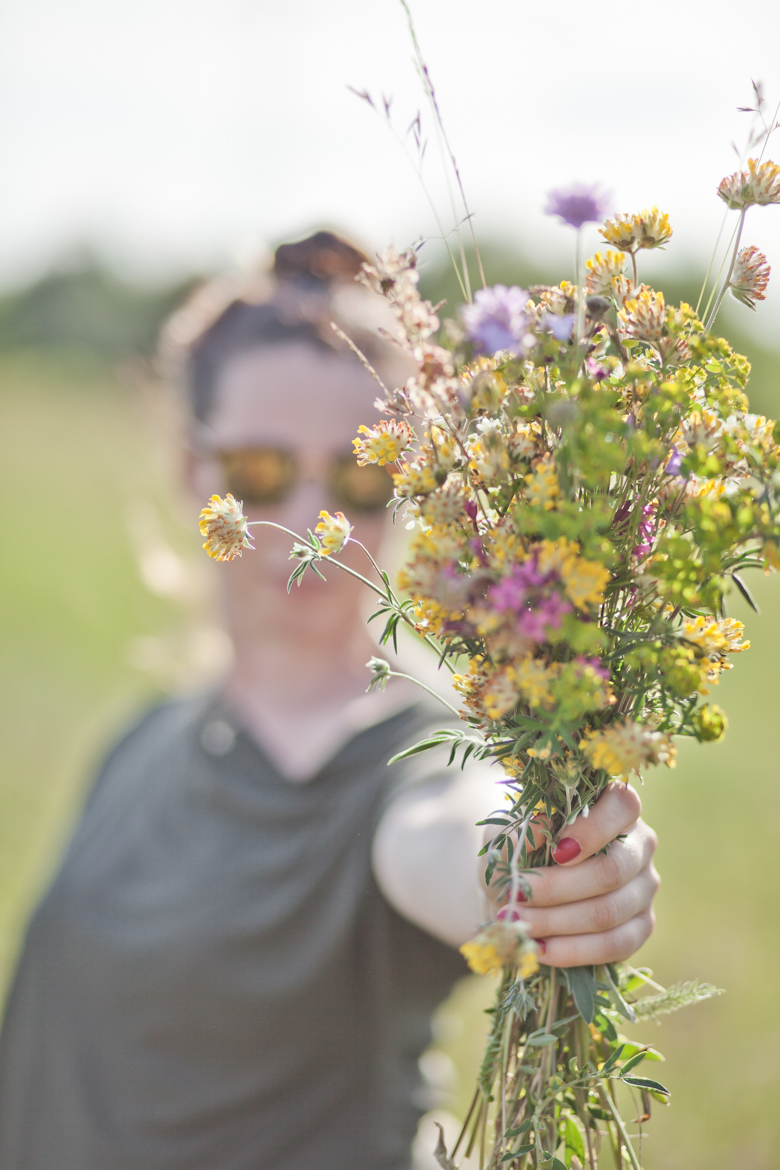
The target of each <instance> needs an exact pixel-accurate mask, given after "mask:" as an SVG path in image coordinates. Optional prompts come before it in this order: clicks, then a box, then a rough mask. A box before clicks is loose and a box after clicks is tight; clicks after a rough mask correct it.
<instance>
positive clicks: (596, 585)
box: [561, 557, 609, 609]
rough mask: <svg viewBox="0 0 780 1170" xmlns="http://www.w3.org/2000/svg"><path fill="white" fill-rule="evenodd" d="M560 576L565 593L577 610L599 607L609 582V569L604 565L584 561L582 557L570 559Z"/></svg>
mask: <svg viewBox="0 0 780 1170" xmlns="http://www.w3.org/2000/svg"><path fill="white" fill-rule="evenodd" d="M561 576H562V577H563V583H564V585H565V587H566V592H567V593H568V595H569V597H570V598H571V600H572V601H573V602H574V604H575V605H576V606H577V608H578V609H585V607H586V606H588V605H601V603H602V601H603V600H604V590H605V589H606V587H607V584H608V582H609V569H606V568H605V567H604V565H602V564H599V562H598V561H586V560H585V558H584V557H571V558H570V559H569V560H567V561H566V562H565V563H564V565H563V566H562V567H561Z"/></svg>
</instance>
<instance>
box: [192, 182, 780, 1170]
mask: <svg viewBox="0 0 780 1170" xmlns="http://www.w3.org/2000/svg"><path fill="white" fill-rule="evenodd" d="M718 195H719V196H720V198H721V199H722V200H723V201H724V202H725V203H726V204H727V206H728V207H729V208H732V209H735V210H736V212H737V213H738V226H737V229H736V230H735V235H734V238H733V246H732V247H731V249H730V252H729V253H728V255H727V257H726V261H725V264H724V270H723V276H722V280H721V281H720V283H719V284H718V285H717V286H716V288H715V289H714V290H713V293H712V295H711V297H710V302H711V305H710V309H709V313H708V314H705V315H706V323H705V322H703V321H702V319H701V318H700V316H699V315H698V314H697V312H695V311H694V310H693V309H692V308H691V307H690V306H689V305H687V304H681V305H679V306H670V305H667V304H666V302H665V300H664V297H663V294H662V293H660V292H656V291H654V290H653V289H652V288H650V287H649V286H648V285H647V284H644V283H641V271H640V260H641V257H642V255H643V253H644V252H645V251H646V250H648V249H653V248H659V247H662V246H663V245H664V244H665V243H666V242H667V241H668V240H669V239H670V237H671V235H672V229H671V226H670V224H669V221H668V218H667V216H666V215H663V214H661V213H659V211H658V210H657V209H656V208H653V209H652V210H650V211H642V212H639V213H638V214H634V215H618V216H616V217H614V218H612V219H607V220H606V222H603V226H601V228H600V231H601V235H602V236H603V238H604V241H605V249H606V250H605V251H603V252H596V254H595V255H594V256H593V257H592V258H591V259H590V260H588V261H587V263H586V264H583V263H582V260H581V258H580V257H581V249H580V248H578V251H577V255H578V270H579V271H578V272H577V274H576V276H577V279H576V283H569V282H568V281H566V280H563V281H562V282H561V283H560V284H559V285H556V286H552V287H547V286H544V287H539V286H537V287H532V288H530V289H527V290H526V289H520V288H506V287H503V286H501V285H497V286H495V287H493V288H484V289H482V290H481V291H479V292H477V293H476V295H475V296H474V298H473V300H472V301H471V303H469V304H467V305H466V306H465V307H464V309H463V310H462V313H461V317H460V320H459V321H458V322H453V321H450V322H445V323H444V325H442V323H441V321H440V317H439V312H440V308H441V306H433V305H431V304H430V303H429V302H427V301H425V300H423V299H422V298H421V296H420V293H419V290H418V270H417V265H416V254H415V252H414V251H412V250H409V251H406V252H403V253H400V254H399V253H397V252H395V251H392V250H391V251H388V252H387V253H385V255H384V256H383V257H382V259H381V260H380V261H378V262H377V263H376V264H374V265H367V266H365V268H364V271H363V273H362V276H361V277H360V279H361V280H362V281H363V283H365V284H366V285H367V286H368V287H369V288H371V289H373V290H374V291H375V292H377V293H379V294H380V295H381V296H383V297H385V298H386V299H387V301H388V302H389V304H390V306H391V307H392V309H393V311H394V313H395V317H396V320H397V323H398V332H397V338H396V340H397V343H398V344H399V345H400V346H402V347H403V348H404V349H405V350H406V352H407V353H408V354H409V356H410V357H411V359H412V360H413V361H414V363H415V366H416V372H415V374H414V375H413V376H412V377H411V378H410V379H409V380H408V381H407V383H406V384H405V386H403V387H402V388H387V387H383V394H382V397H381V398H380V399H379V400H378V402H377V406H378V407H379V409H380V411H382V412H384V414H385V415H386V417H385V418H384V419H383V420H382V421H380V422H377V423H376V424H375V425H371V426H363V427H361V428H360V434H359V435H358V437H357V438H356V440H355V449H356V456H357V459H358V462H360V463H376V464H379V465H380V466H387V467H388V468H392V469H393V471H392V474H393V479H394V483H395V505H396V509H397V510H399V509H400V510H401V511H402V512H405V514H406V516H407V519H408V521H409V522H410V524H411V526H412V527H413V528H414V529H415V531H414V535H413V537H412V539H411V545H410V550H409V554H408V557H407V560H406V563H405V565H404V568H403V570H402V572H401V575H400V578H399V581H398V587H399V592H396V590H395V589H394V588H393V587H392V585H391V584H390V581H389V579H388V577H387V575H386V574H383V573H380V574H379V576H378V577H377V579H376V581H370V580H369V579H368V578H365V580H366V583H367V584H370V585H371V588H373V589H374V590H375V592H376V593H377V594H378V595H379V597H380V603H379V606H378V610H377V614H378V615H381V616H382V617H383V618H384V620H385V628H384V631H383V635H382V640H383V642H387V641H388V639H394V638H395V635H396V632H397V629H398V626H399V624H400V623H405V624H406V625H408V626H411V627H413V628H414V630H415V631H416V633H417V634H418V635H419V636H420V637H421V638H422V639H424V641H426V642H427V643H428V644H429V645H430V646H431V647H432V648H434V649H435V651H436V653H437V654H438V656H439V659H440V662H441V663H442V664H443V665H444V667H446V668H448V669H449V670H450V671H451V672H452V675H453V682H454V685H455V687H456V689H457V691H458V692H459V693H460V695H461V697H462V707H461V711H460V715H461V719H462V721H463V726H462V727H460V728H457V727H453V726H448V727H446V728H443V729H442V730H441V731H440V732H438V733H436V734H434V735H432V736H431V737H430V738H429V739H428V740H426V741H425V742H424V743H422V744H418V745H417V746H416V747H415V748H413V749H411V750H412V751H420V750H423V749H425V748H427V747H433V746H435V745H441V744H445V745H447V746H448V747H449V749H450V761H451V762H452V760H453V759H455V758H456V757H457V756H458V755H459V753H460V756H461V758H462V760H463V762H465V760H466V759H467V758H468V757H469V756H472V757H475V758H480V759H488V760H492V761H495V763H496V764H497V765H498V767H500V768H501V769H502V770H503V780H502V783H503V786H504V788H505V790H506V801H507V804H506V808H505V809H504V810H502V811H501V812H498V813H496V814H495V815H493V816H492V817H490V818H489V820H488V822H486V823H487V824H488V825H489V826H490V831H491V832H492V834H493V835H492V837H491V839H490V841H489V843H488V844H487V845H486V847H485V850H484V851H483V852H484V853H485V863H486V870H485V880H486V882H487V883H488V884H489V885H490V886H491V888H492V891H493V896H494V900H495V903H496V904H497V905H505V907H506V909H505V910H503V911H499V913H498V917H497V918H496V919H495V921H492V922H490V923H488V924H487V925H486V926H485V927H484V928H482V929H481V930H480V931H479V933H478V934H477V935H476V937H475V938H474V939H473V940H472V941H471V942H469V943H467V944H466V945H465V946H464V948H463V951H464V954H465V955H466V957H467V958H468V961H469V963H470V965H471V966H472V968H473V969H474V970H475V971H478V972H487V971H493V970H495V971H497V972H499V974H500V979H499V987H498V992H497V998H496V1003H495V1007H494V1008H493V1009H492V1029H491V1033H490V1037H489V1040H488V1045H487V1050H486V1053H485V1057H484V1061H483V1063H482V1067H481V1070H480V1074H479V1083H478V1086H477V1090H476V1093H475V1096H474V1100H473V1103H472V1107H471V1110H470V1112H469V1114H468V1116H467V1118H466V1120H465V1123H464V1126H463V1131H462V1133H461V1136H460V1139H459V1140H458V1142H457V1143H456V1145H455V1148H454V1149H453V1150H451V1151H450V1152H449V1153H448V1152H447V1150H446V1148H445V1147H444V1144H443V1142H441V1143H440V1145H439V1147H438V1149H437V1152H436V1156H437V1158H438V1160H439V1162H440V1164H441V1165H442V1167H445V1168H449V1170H454V1167H455V1166H456V1161H455V1159H456V1158H457V1157H459V1156H464V1155H465V1156H468V1155H469V1154H470V1153H471V1152H472V1151H473V1150H475V1149H476V1150H479V1151H480V1154H479V1157H480V1166H483V1165H488V1166H490V1167H496V1166H499V1165H506V1166H507V1167H509V1168H510V1170H514V1168H518V1170H526V1168H529V1167H534V1168H538V1170H546V1168H555V1170H561V1167H568V1168H570V1170H579V1168H581V1167H582V1166H583V1165H588V1166H589V1167H591V1170H595V1168H596V1166H597V1164H598V1156H599V1147H600V1144H601V1142H602V1139H603V1138H604V1137H605V1136H606V1137H607V1138H608V1140H609V1142H610V1144H611V1146H612V1149H613V1156H614V1158H615V1161H616V1164H617V1166H618V1167H620V1166H622V1165H623V1164H624V1163H625V1164H628V1165H631V1166H632V1167H633V1168H634V1170H639V1167H640V1153H639V1152H638V1151H637V1149H636V1148H635V1145H634V1140H632V1137H631V1136H629V1133H628V1130H627V1126H626V1122H625V1121H624V1120H623V1116H622V1112H621V1110H622V1109H623V1107H624V1105H625V1104H627V1103H628V1101H629V1099H633V1103H632V1104H631V1105H630V1108H631V1110H632V1112H631V1116H632V1117H633V1119H634V1120H633V1122H632V1124H633V1125H634V1126H638V1127H639V1128H638V1133H639V1135H640V1142H641V1130H642V1125H643V1124H644V1123H645V1122H646V1121H647V1120H648V1119H649V1117H650V1113H651V1103H652V1101H653V1100H656V1101H660V1102H666V1101H667V1100H668V1091H667V1089H666V1088H665V1087H664V1086H663V1084H661V1083H660V1082H659V1081H658V1080H657V1079H656V1078H655V1076H653V1075H650V1074H648V1073H647V1072H646V1068H647V1065H648V1064H649V1063H650V1062H652V1061H654V1060H658V1059H659V1055H658V1053H656V1052H655V1051H654V1050H653V1049H652V1048H650V1047H648V1046H646V1045H643V1044H639V1043H635V1042H633V1041H629V1040H627V1039H626V1038H625V1037H624V1036H622V1035H621V1034H620V1027H621V1019H625V1020H629V1021H635V1020H637V1019H643V1018H647V1017H650V1016H654V1015H656V1014H657V1013H660V1012H662V1011H670V1010H674V1009H676V1008H677V1007H680V1006H683V1005H684V1004H685V1003H689V1002H693V1001H695V1000H696V999H699V998H703V997H705V996H706V995H708V994H711V993H712V992H713V991H714V989H712V988H707V987H701V986H699V985H696V984H688V985H682V986H678V987H675V988H672V989H670V990H668V991H666V990H664V989H663V988H661V987H659V986H658V985H657V984H654V983H653V982H652V980H651V979H650V978H649V974H648V973H647V971H643V970H634V969H633V968H631V967H629V966H627V965H625V964H614V965H613V964H610V965H607V966H604V967H600V968H597V969H594V968H590V967H580V968H573V969H571V968H570V969H565V970H556V969H554V968H549V967H548V968H545V967H540V965H539V948H538V945H537V944H536V943H535V942H534V941H533V940H531V939H530V938H529V937H528V936H527V935H526V933H525V931H524V928H523V923H522V918H521V915H520V912H519V911H517V910H516V909H514V907H515V904H516V903H518V902H520V901H522V900H523V896H525V897H530V885H529V883H528V882H527V880H526V875H527V873H528V872H529V871H530V870H532V869H534V868H538V867H540V866H545V865H549V864H551V863H552V862H553V861H554V859H555V857H556V847H557V843H558V842H559V841H560V840H561V839H562V838H563V837H564V836H565V830H566V826H567V825H570V824H571V823H572V822H573V821H574V820H575V818H577V817H578V816H587V815H588V811H589V809H590V807H591V806H592V805H593V803H594V802H595V801H596V800H597V799H598V797H599V795H600V793H601V792H602V791H603V790H604V788H605V787H606V785H607V784H609V783H610V782H612V781H614V780H616V779H621V780H625V781H628V779H629V778H630V777H632V776H637V777H641V776H642V774H643V773H644V771H645V769H647V768H648V767H649V766H651V765H654V764H665V765H666V766H668V767H673V766H674V759H675V746H674V740H675V737H677V736H690V737H693V738H695V739H697V740H699V741H701V742H708V741H716V740H718V739H720V738H721V737H722V736H723V734H724V731H725V728H726V717H725V715H724V713H723V711H722V710H721V709H720V707H719V706H717V705H716V704H714V703H712V702H711V701H710V698H709V696H710V694H711V692H712V689H713V688H714V687H715V686H716V685H717V683H718V680H719V677H720V675H721V673H722V672H723V671H724V670H728V669H730V668H731V661H730V659H731V657H732V656H733V655H735V654H738V653H741V652H742V651H743V650H745V649H746V648H747V646H748V643H747V642H746V641H744V640H743V627H742V623H741V622H739V621H736V620H735V619H733V618H730V617H728V616H727V613H726V598H727V596H728V594H729V591H730V590H732V589H735V590H736V591H737V592H738V593H740V594H741V595H742V596H743V597H744V598H745V599H746V600H747V601H748V603H750V604H752V601H751V597H750V593H749V591H748V588H747V586H746V584H745V582H744V580H743V576H742V574H743V572H744V570H746V569H751V568H765V569H770V568H777V567H778V566H779V565H780V472H779V471H778V467H779V465H780V425H778V424H775V423H773V422H771V421H769V420H767V419H765V418H761V417H756V416H755V415H752V414H750V413H749V408H748V400H747V398H746V396H745V386H746V383H747V380H748V374H749V364H748V362H747V361H746V359H745V358H744V357H741V356H740V355H739V354H736V353H734V351H733V350H732V349H731V347H730V346H729V344H728V343H727V342H726V341H725V340H723V339H722V338H719V337H718V336H716V335H715V334H714V333H712V332H711V327H712V324H713V322H714V320H715V316H716V314H717V312H718V309H719V307H720V304H721V302H722V300H723V297H724V296H725V295H726V293H727V292H728V291H731V293H732V294H733V295H734V296H735V297H736V298H737V299H738V300H740V301H741V302H742V303H744V304H746V305H748V306H749V307H751V308H752V307H754V306H755V302H757V301H759V300H761V299H763V297H764V293H765V289H766V284H767V279H768V274H769V268H768V266H767V263H766V260H765V257H763V256H762V255H761V254H760V253H759V252H758V251H757V250H756V249H755V248H754V247H747V248H742V249H740V243H741V236H742V228H743V225H744V222H745V217H746V213H747V212H748V210H749V209H750V208H752V207H754V206H760V205H766V204H773V203H780V167H778V166H776V165H775V164H774V163H771V162H762V161H760V160H756V159H751V160H750V161H749V162H748V164H747V167H746V169H744V170H742V169H741V170H739V171H737V172H736V173H735V174H733V175H731V176H729V177H728V178H726V179H724V180H723V181H722V182H721V184H720V186H719V187H718ZM549 210H550V212H551V213H552V214H555V215H557V216H558V217H559V218H560V219H561V220H562V221H563V222H564V223H566V224H569V225H571V226H572V227H573V228H574V229H575V230H576V231H577V233H578V240H579V238H580V235H581V229H582V227H583V224H585V223H588V222H597V223H598V222H601V221H602V218H603V213H604V210H605V206H604V199H603V197H602V196H601V195H600V194H599V193H598V191H595V190H590V189H587V188H582V187H575V188H572V189H570V190H567V191H558V192H553V193H552V194H551V196H550V204H549ZM201 528H202V531H203V534H204V536H205V537H206V545H205V547H206V548H207V550H208V551H209V553H210V554H211V555H212V556H217V557H220V558H223V559H224V558H229V557H231V556H234V555H240V553H241V550H242V548H243V547H246V546H247V545H248V536H247V523H246V520H245V519H244V517H243V516H242V514H241V508H240V505H239V504H237V503H236V501H234V500H232V498H231V497H228V499H227V500H225V501H222V500H220V499H219V498H218V497H213V498H212V501H211V503H210V505H209V507H208V508H206V509H204V511H203V513H202V519H201ZM350 534H351V526H350V524H349V521H348V520H347V519H346V518H345V517H344V516H343V515H342V514H341V513H338V514H337V515H336V516H330V515H329V514H328V513H327V512H323V513H321V518H320V522H319V524H318V525H317V527H316V529H315V531H314V532H309V533H308V536H307V537H306V538H296V543H295V546H294V548H293V552H292V556H293V557H294V558H295V559H296V560H297V565H296V567H295V570H294V572H293V575H292V578H291V583H292V582H293V581H294V580H296V579H298V578H300V576H301V574H302V573H303V572H304V571H305V570H306V568H307V567H312V568H314V569H315V571H316V567H317V563H318V562H321V560H322V558H325V557H327V558H329V560H331V561H332V560H333V558H334V557H335V556H336V555H337V554H338V552H339V551H340V550H341V548H342V547H343V546H344V544H345V543H346V542H347V541H348V540H349V539H350ZM336 563H338V562H336ZM341 567H342V568H345V570H346V571H348V572H352V573H354V570H353V569H351V568H347V567H346V566H343V565H342V566H341ZM375 616H377V615H375ZM369 665H370V666H371V668H372V670H373V674H374V677H373V680H372V685H378V686H382V685H384V683H385V682H386V681H387V679H388V678H390V677H392V675H393V674H394V671H393V670H391V668H390V666H389V665H388V664H387V663H386V662H384V661H383V660H382V659H379V658H377V659H373V660H372V662H371V663H370V664H369ZM560 859H561V860H565V858H560ZM648 991H651V992H655V993H651V994H646V993H647V992H648ZM640 1065H642V1068H641V1069H640V1067H639V1066H640ZM639 1149H640V1150H641V1144H640V1147H639Z"/></svg>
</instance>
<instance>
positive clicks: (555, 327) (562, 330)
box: [541, 313, 574, 341]
mask: <svg viewBox="0 0 780 1170" xmlns="http://www.w3.org/2000/svg"><path fill="white" fill-rule="evenodd" d="M541 325H542V328H543V329H546V330H547V331H548V333H552V335H553V337H554V338H555V340H556V341H571V331H572V329H573V328H574V313H564V315H563V316H562V317H559V316H558V314H557V313H545V314H544V316H543V318H542V321H541Z"/></svg>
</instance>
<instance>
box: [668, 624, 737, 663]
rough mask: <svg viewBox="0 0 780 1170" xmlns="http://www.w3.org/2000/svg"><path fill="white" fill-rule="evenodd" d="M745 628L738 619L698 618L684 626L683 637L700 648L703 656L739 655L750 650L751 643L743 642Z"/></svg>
mask: <svg viewBox="0 0 780 1170" xmlns="http://www.w3.org/2000/svg"><path fill="white" fill-rule="evenodd" d="M744 632H745V627H744V625H743V624H742V622H740V621H737V619H736V618H721V619H720V620H718V619H717V618H712V617H710V618H708V617H701V616H700V617H697V618H694V619H693V620H691V619H689V620H688V621H686V622H685V623H684V625H683V637H684V638H685V640H686V641H687V642H693V643H694V645H696V646H698V647H699V649H700V650H701V652H702V654H704V655H705V656H706V657H708V658H709V657H710V655H713V654H739V653H740V651H742V650H748V649H749V648H750V643H749V642H743V641H741V638H742V635H743V633H744Z"/></svg>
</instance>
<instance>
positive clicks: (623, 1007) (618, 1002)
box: [604, 964, 636, 1024]
mask: <svg viewBox="0 0 780 1170" xmlns="http://www.w3.org/2000/svg"><path fill="white" fill-rule="evenodd" d="M604 974H605V975H606V977H607V982H608V983H609V996H610V999H611V1000H612V1002H613V1003H614V1005H615V1009H616V1010H617V1011H619V1012H620V1014H621V1016H623V1018H624V1019H626V1020H628V1021H629V1023H631V1024H634V1023H636V1015H635V1014H634V1009H633V1008H632V1007H630V1006H629V1004H627V1003H626V1001H625V1000H624V999H623V996H622V995H621V994H620V990H619V988H618V973H617V970H616V969H615V967H613V966H612V965H611V964H608V965H607V966H606V967H605V968H604Z"/></svg>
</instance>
